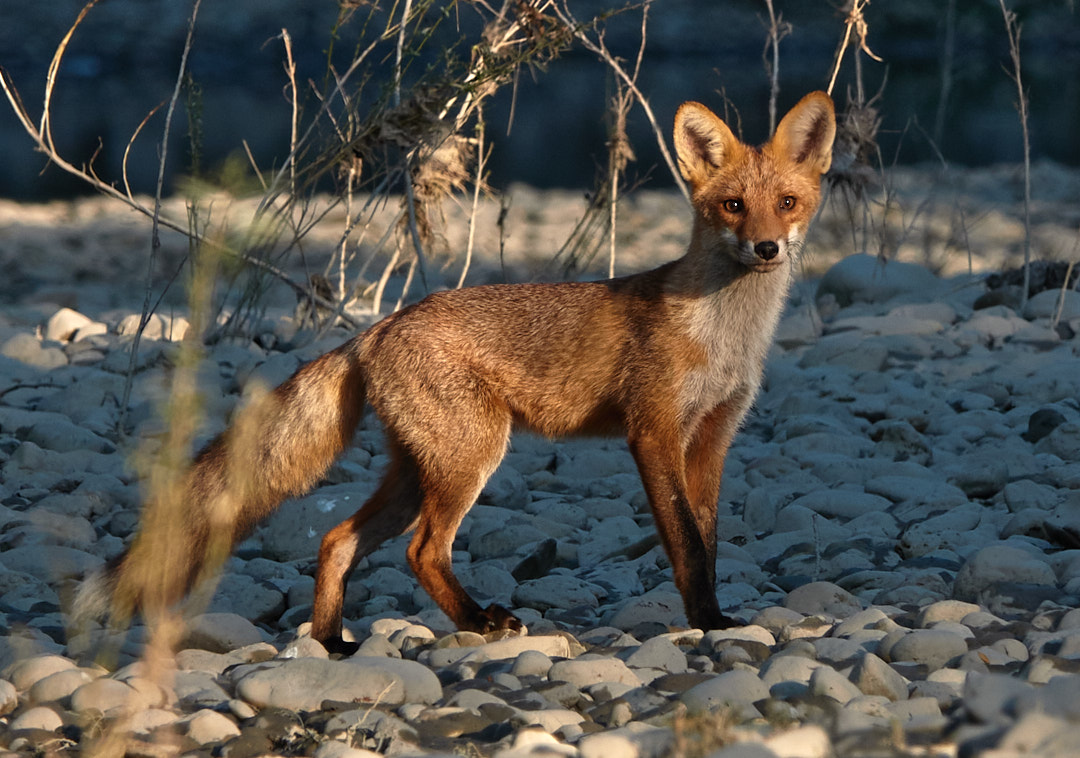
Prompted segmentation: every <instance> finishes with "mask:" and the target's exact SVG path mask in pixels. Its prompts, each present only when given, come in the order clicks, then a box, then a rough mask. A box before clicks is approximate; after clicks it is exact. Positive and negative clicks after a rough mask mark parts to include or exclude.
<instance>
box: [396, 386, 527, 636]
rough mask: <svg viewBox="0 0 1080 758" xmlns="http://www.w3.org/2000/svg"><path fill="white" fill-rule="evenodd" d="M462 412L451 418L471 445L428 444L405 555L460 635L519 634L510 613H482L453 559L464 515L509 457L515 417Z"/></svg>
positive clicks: (458, 439) (481, 407) (495, 410)
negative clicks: (419, 502) (420, 498)
mask: <svg viewBox="0 0 1080 758" xmlns="http://www.w3.org/2000/svg"><path fill="white" fill-rule="evenodd" d="M470 405H473V404H470ZM466 410H467V412H465V411H466ZM457 411H458V412H456V413H453V414H452V415H453V417H454V421H455V422H460V424H461V425H460V426H458V428H459V429H464V430H466V435H464V436H465V437H467V441H466V440H465V439H463V437H462V436H458V435H454V438H453V439H445V438H444V439H442V440H429V441H428V442H429V445H430V446H427V447H426V449H427V450H428V451H429V452H430V454H429V455H427V456H425V459H424V463H423V464H422V471H421V488H422V490H423V493H424V495H423V505H422V506H421V509H420V520H419V521H418V522H417V525H416V532H415V533H414V535H413V538H412V542H410V543H409V547H408V551H407V553H406V554H407V556H408V559H409V566H410V567H411V568H412V570H413V573H415V574H416V578H417V580H418V581H419V582H420V586H422V587H423V588H424V590H425V591H426V592H427V593H428V595H430V596H431V598H432V599H433V600H434V601H435V602H436V603H437V604H438V606H439V607H440V608H441V609H442V610H443V612H444V613H446V615H447V616H449V617H450V619H451V620H452V621H453V622H454V623H455V624H457V626H458V628H459V629H463V630H467V631H474V632H479V633H481V634H483V633H485V632H490V631H495V630H498V629H511V630H514V631H520V630H521V628H522V625H521V622H520V621H519V620H518V619H517V618H516V617H515V616H514V615H513V614H512V613H510V611H508V610H506V609H505V608H502V607H500V606H498V605H490V606H488V607H487V608H482V607H481V606H480V605H479V604H478V603H477V602H476V601H475V600H473V599H472V598H471V597H469V595H468V593H467V592H465V589H464V587H462V586H461V583H460V582H459V581H458V579H457V577H455V576H454V572H453V567H452V565H451V559H450V558H451V550H452V547H453V542H454V536H455V535H456V534H457V530H458V528H459V527H460V526H461V522H462V520H463V519H464V518H465V514H466V513H468V511H469V509H470V508H471V507H472V505H473V503H474V502H475V501H476V498H477V496H479V494H480V491H481V490H482V489H483V487H484V484H485V483H486V482H487V480H488V478H489V477H490V476H491V474H493V473H494V472H495V469H496V468H497V467H498V465H499V461H501V460H502V457H503V455H504V453H505V452H506V445H507V442H508V440H509V438H510V425H511V420H510V414H509V412H508V411H506V410H504V409H501V408H499V407H497V406H493V405H485V404H482V403H477V404H475V407H470V408H469V409H462V408H458V409H457ZM466 419H467V421H466ZM443 428H446V426H444V427H443Z"/></svg>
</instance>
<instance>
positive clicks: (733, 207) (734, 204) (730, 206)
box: [724, 198, 743, 213]
mask: <svg viewBox="0 0 1080 758" xmlns="http://www.w3.org/2000/svg"><path fill="white" fill-rule="evenodd" d="M724 210H725V211H727V212H728V213H742V210H743V201H742V200H737V199H735V198H732V199H731V200H725V201H724Z"/></svg>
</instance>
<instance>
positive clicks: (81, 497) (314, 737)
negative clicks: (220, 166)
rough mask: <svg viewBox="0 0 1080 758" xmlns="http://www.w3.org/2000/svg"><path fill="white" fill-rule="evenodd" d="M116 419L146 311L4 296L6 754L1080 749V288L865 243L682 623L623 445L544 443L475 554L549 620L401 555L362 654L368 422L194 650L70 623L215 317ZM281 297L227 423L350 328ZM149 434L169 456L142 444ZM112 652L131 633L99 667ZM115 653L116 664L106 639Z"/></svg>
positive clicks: (728, 502) (504, 470)
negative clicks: (356, 518)
mask: <svg viewBox="0 0 1080 758" xmlns="http://www.w3.org/2000/svg"><path fill="white" fill-rule="evenodd" d="M151 327H152V328H151V331H150V332H148V334H147V335H146V337H145V338H144V340H143V342H142V347H141V349H140V352H139V354H138V356H137V359H136V364H137V366H138V369H139V371H138V374H137V380H136V382H135V385H134V389H133V392H132V396H131V402H130V404H129V406H130V409H131V410H130V411H129V413H128V418H127V423H128V424H129V425H131V426H133V427H134V428H136V429H138V430H139V431H138V433H137V434H135V435H133V436H131V437H123V438H118V437H117V436H116V435H115V432H114V430H115V428H116V422H117V418H118V411H117V398H119V397H120V396H121V394H122V392H123V385H124V372H125V371H126V370H127V367H128V364H129V346H130V340H131V332H132V330H133V329H132V323H131V317H130V316H129V317H127V318H122V317H121V316H120V315H117V314H114V315H111V316H104V317H96V318H90V317H87V316H86V315H84V314H81V313H79V312H77V311H75V310H73V309H70V308H60V307H58V306H56V305H55V304H53V305H49V304H41V303H38V304H35V305H25V304H24V305H12V306H4V307H2V308H0V355H2V356H3V357H2V358H0V473H2V480H0V547H2V552H0V749H2V750H4V751H7V752H8V753H13V754H19V755H44V754H50V755H52V754H57V755H62V754H78V753H79V752H81V751H87V750H88V749H89V747H90V746H92V745H95V744H96V745H99V746H100V745H102V744H105V743H103V742H102V741H103V740H105V739H107V738H109V737H110V735H111V736H115V735H117V734H124V735H127V741H126V743H124V747H123V748H122V749H118V751H117V752H116V754H120V753H121V752H124V751H126V753H127V754H129V755H147V756H161V755H181V754H193V755H194V754H201V755H223V756H232V757H239V756H257V755H268V754H269V755H310V754H313V755H316V756H320V757H323V758H336V757H338V756H345V757H347V756H363V755H374V754H386V755H396V756H410V755H418V756H432V755H481V756H489V755H490V756H500V757H501V758H511V757H514V758H516V757H518V756H521V757H525V756H537V757H539V756H582V757H583V758H593V757H595V758H621V757H622V756H628V757H629V756H657V757H658V756H666V755H677V756H724V757H725V758H733V757H736V756H748V757H749V756H755V757H756V756H766V757H767V756H784V757H792V758H794V757H795V756H821V757H822V758H824V757H825V756H829V755H840V756H878V755H883V756H893V755H942V756H949V755H976V754H980V755H993V756H1013V755H1027V754H1031V755H1040V756H1067V755H1077V754H1078V751H1080V748H1078V747H1077V744H1078V742H1077V738H1076V734H1077V733H1078V731H1080V675H1078V674H1080V610H1077V606H1078V605H1080V338H1078V336H1077V335H1078V334H1080V294H1078V293H1077V292H1075V291H1068V292H1065V293H1064V294H1062V292H1061V291H1058V290H1049V289H1048V290H1045V291H1044V292H1041V293H1039V294H1037V295H1035V296H1034V297H1032V298H1031V299H1030V300H1029V301H1028V303H1027V305H1026V306H1025V307H1024V308H1022V309H1021V308H1020V306H1019V303H1018V300H1017V298H1016V293H1015V291H1014V290H1009V289H1005V290H995V291H990V290H988V288H987V286H986V284H985V280H984V278H983V277H978V276H970V275H969V276H960V277H953V278H939V277H938V276H936V275H935V274H933V273H931V272H930V271H928V270H927V269H925V268H923V267H921V266H918V265H915V264H911V263H901V262H891V263H889V264H888V265H887V266H885V267H882V266H881V265H880V264H879V262H878V261H877V260H876V259H873V258H870V257H867V256H851V257H848V258H845V259H843V260H842V261H840V262H839V263H837V264H836V265H834V266H832V267H831V268H830V269H829V270H828V271H827V272H826V273H825V274H824V275H823V276H822V277H821V278H820V279H817V280H814V281H809V282H802V283H800V284H798V285H797V287H796V290H795V291H794V293H793V297H792V302H791V305H790V307H789V309H788V313H787V315H786V317H785V319H784V320H783V322H782V324H781V327H780V330H779V334H778V339H777V345H776V347H775V348H774V350H773V353H772V355H771V358H770V361H769V365H768V370H767V376H766V380H765V384H764V386H763V388H762V392H761V395H760V396H759V399H758V403H757V406H756V410H755V411H754V412H753V413H752V415H751V416H750V417H749V419H748V421H747V424H746V426H745V428H744V430H743V431H742V433H741V434H740V435H739V436H738V438H737V440H736V442H735V444H734V446H733V447H732V450H731V453H730V455H729V458H728V462H727V466H726V468H725V479H724V487H723V491H722V493H721V502H720V511H719V515H720V517H719V526H718V531H719V557H718V561H717V577H718V585H719V586H718V595H719V597H720V603H721V607H723V608H725V609H727V610H726V612H728V613H729V614H731V615H733V616H734V617H735V618H737V619H739V620H740V621H741V622H742V623H743V624H744V625H743V626H740V627H737V628H735V629H732V630H727V631H710V632H707V633H702V632H701V631H695V630H686V629H685V617H684V615H683V612H682V605H681V601H680V599H679V596H678V594H677V593H676V591H675V588H674V585H673V583H672V581H671V569H670V566H669V564H668V562H667V559H666V556H665V555H664V553H663V551H662V549H661V548H660V547H659V546H658V545H657V543H656V539H655V531H654V529H653V525H652V517H651V515H650V513H649V509H648V506H647V503H646V501H645V498H644V495H643V493H642V491H641V486H640V482H639V480H638V477H637V473H636V470H635V468H634V464H633V461H632V459H631V457H630V455H629V454H628V453H627V451H626V449H625V445H624V444H623V443H621V442H617V441H610V440H571V441H561V442H552V441H548V440H544V439H538V438H535V437H529V436H516V437H515V439H514V442H513V446H512V450H511V452H510V453H509V454H508V455H507V458H506V461H505V462H504V464H503V466H502V467H501V468H500V470H499V471H498V472H497V474H496V475H495V477H493V479H492V481H491V482H490V483H489V485H488V486H487V488H486V489H485V490H484V492H483V494H482V496H481V498H480V500H479V503H478V505H477V506H475V507H474V508H473V510H472V511H471V512H470V514H469V516H468V517H467V518H466V520H465V522H464V523H463V525H462V527H461V530H460V531H459V534H458V538H457V540H456V542H455V553H454V560H455V566H456V571H457V572H458V575H459V577H460V578H461V579H462V582H463V583H464V584H465V585H466V587H468V588H469V589H470V592H471V593H472V594H473V595H474V596H475V597H477V598H478V599H481V602H497V603H500V604H503V605H506V606H507V607H509V608H511V609H513V610H514V611H515V613H516V614H518V616H519V617H520V618H521V619H522V620H523V621H524V622H525V623H526V625H527V627H528V634H527V635H526V636H521V637H501V636H498V635H496V636H494V637H489V638H487V639H485V638H483V637H480V636H479V635H476V634H472V633H463V632H455V631H454V630H453V627H452V624H450V622H449V621H448V619H447V618H446V617H445V616H444V615H443V614H442V613H441V612H440V611H439V610H438V609H437V608H435V606H434V605H433V603H432V602H431V601H430V599H429V598H427V596H426V595H425V594H424V593H423V591H421V590H420V589H419V588H418V586H417V584H416V581H415V579H414V578H413V576H412V575H411V573H410V572H409V570H408V568H407V565H406V561H405V545H406V541H405V540H404V539H399V540H395V541H393V542H391V543H387V544H386V545H384V546H383V547H382V548H381V549H379V550H378V551H376V552H375V553H374V554H372V555H371V556H370V557H369V558H367V559H366V560H365V561H364V562H363V563H362V564H361V566H360V567H359V569H358V570H357V572H356V573H355V574H354V576H353V579H352V581H351V583H350V587H349V594H348V597H347V600H346V618H347V627H348V631H349V632H350V633H351V634H352V636H353V637H354V638H355V639H356V640H357V641H358V642H360V643H361V646H360V650H359V652H358V653H357V654H356V655H354V656H351V657H349V658H347V659H340V660H331V659H330V658H329V657H328V655H327V653H326V651H325V650H324V649H323V648H322V647H321V646H320V645H319V644H317V643H315V642H313V641H312V640H311V639H310V638H308V637H305V636H304V634H303V633H304V631H305V623H306V621H307V620H308V618H309V616H310V608H311V602H312V595H313V587H314V579H313V572H314V566H315V563H314V556H315V553H316V550H317V547H318V542H319V540H320V538H321V536H322V534H323V533H325V531H326V529H327V528H329V527H330V526H333V525H335V524H336V523H338V522H339V521H341V520H343V519H344V518H346V517H347V516H348V515H350V514H351V513H352V512H353V511H354V510H355V509H356V508H357V507H359V505H360V504H361V503H362V502H363V500H364V499H365V497H366V496H367V495H369V494H370V493H371V492H372V491H373V489H374V485H375V482H376V481H377V477H378V474H379V472H380V471H381V468H382V465H383V463H384V462H385V456H384V455H383V453H382V445H381V439H380V435H379V432H378V430H377V426H376V425H375V423H374V419H373V417H369V418H368V419H367V420H366V422H365V424H364V428H363V430H362V431H361V432H360V433H359V434H358V437H357V441H356V442H357V444H356V445H355V447H354V448H353V449H351V450H350V451H348V452H347V453H346V454H345V455H344V456H343V458H342V459H341V460H340V461H339V462H338V463H337V464H336V465H335V466H334V468H333V469H332V470H331V472H330V473H329V474H328V476H327V477H326V479H325V481H324V482H323V483H322V484H321V485H320V486H319V487H318V488H317V489H315V490H313V491H312V492H311V493H310V494H309V495H307V496H304V497H301V498H297V499H294V500H291V501H288V502H287V503H286V504H285V506H284V507H283V508H282V509H281V510H280V511H279V512H278V513H277V514H275V516H273V517H272V518H271V519H270V520H269V521H267V522H266V523H265V524H264V525H263V526H262V527H260V529H259V530H258V531H257V532H256V533H255V534H254V535H253V536H252V537H251V538H250V539H249V540H247V541H246V542H244V543H243V544H241V545H240V547H239V548H238V550H237V551H235V553H234V555H233V556H232V557H231V558H230V559H229V560H228V562H227V564H226V567H225V571H224V574H223V576H222V578H221V582H220V584H219V586H218V588H217V591H216V593H215V594H214V595H213V597H212V599H210V600H209V602H208V605H206V606H205V608H204V609H203V610H204V611H205V612H203V613H201V614H198V615H196V616H194V617H193V618H192V619H191V621H190V624H189V626H188V628H187V630H186V632H184V634H183V636H182V638H181V643H180V644H179V645H178V649H179V650H180V652H179V653H178V654H177V655H176V656H175V659H174V660H172V661H170V662H169V663H168V664H167V665H166V666H165V668H166V671H165V675H162V674H161V671H162V664H161V662H160V661H157V662H156V663H155V662H154V661H152V660H148V659H144V658H142V657H141V656H142V653H143V648H144V646H143V643H144V641H145V640H146V637H147V633H146V630H145V629H144V628H142V627H135V628H133V629H132V630H130V631H129V632H128V633H127V634H126V635H118V634H114V633H110V632H106V631H104V630H101V629H90V630H82V631H80V632H79V633H75V632H74V631H69V630H67V629H66V622H67V619H66V617H65V616H64V614H63V613H62V611H61V608H62V607H63V606H64V602H65V600H66V597H67V593H68V592H69V591H70V586H71V578H72V577H78V576H81V575H82V574H83V573H85V572H86V571H88V570H92V569H94V568H96V567H98V566H100V565H101V564H102V563H103V562H104V561H105V560H107V559H109V558H111V557H114V556H116V555H117V554H119V553H120V551H121V550H122V549H123V546H124V544H125V541H126V540H128V539H130V537H131V535H132V532H133V530H134V528H135V525H136V522H137V518H138V509H139V503H140V500H141V494H140V493H141V490H140V487H139V485H138V483H137V477H136V475H135V473H134V468H135V466H136V464H135V460H136V459H137V456H136V455H135V454H136V452H140V453H141V452H147V451H152V450H153V449H154V446H155V444H156V443H155V441H154V439H155V438H153V437H148V436H147V435H149V434H150V433H152V432H154V431H155V430H158V431H159V430H160V428H161V422H160V420H159V416H158V411H159V409H160V404H161V402H162V400H163V398H164V397H165V394H166V391H167V388H168V380H169V378H170V376H171V375H172V373H173V372H174V368H175V364H176V362H177V360H178V357H177V356H178V347H177V342H176V340H177V339H179V338H180V337H181V336H182V332H183V331H184V329H185V328H186V322H185V321H184V320H183V318H182V317H179V316H175V317H159V318H156V320H155V321H154V322H153V324H152V325H151ZM294 331H295V329H293V330H292V331H290V329H289V318H288V317H287V316H286V315H284V314H279V317H278V318H277V319H276V320H273V321H270V320H268V321H267V322H266V326H265V330H264V331H263V333H262V334H261V335H260V336H259V337H258V338H256V339H255V340H254V341H227V342H222V343H220V344H218V345H216V346H215V347H213V348H210V350H209V354H208V356H207V357H208V361H207V362H206V364H205V367H204V368H203V369H201V370H200V371H199V380H200V387H201V389H202V394H203V398H204V402H205V408H204V409H203V414H204V416H205V420H206V423H205V429H204V430H203V431H202V432H201V437H200V439H205V438H206V437H208V436H210V435H212V434H214V433H216V432H217V431H219V430H220V429H221V428H222V427H223V424H224V421H223V420H224V418H225V417H226V416H227V414H228V411H229V410H230V409H231V408H232V406H233V405H234V404H235V403H236V402H237V399H238V398H239V397H240V396H241V394H242V393H243V392H244V391H245V389H247V388H250V387H252V386H253V385H254V384H255V383H256V382H260V383H266V384H269V385H273V384H276V383H277V382H279V381H281V380H282V379H284V378H285V377H287V376H288V375H289V374H291V373H292V371H294V370H295V369H296V367H297V366H299V365H300V364H301V363H302V362H303V361H306V360H310V359H311V358H313V357H315V356H316V355H318V354H319V353H321V352H323V351H325V350H327V349H329V348H331V347H334V346H336V345H337V344H339V343H340V342H341V341H343V340H344V339H346V338H347V336H348V335H347V334H346V333H345V332H335V333H332V334H330V335H328V336H324V337H323V338H321V339H319V340H317V341H315V342H306V343H305V342H304V340H302V339H299V338H297V336H296V335H295V334H294V333H293V332H294ZM135 440H139V442H138V445H139V449H138V451H137V450H136V442H135ZM102 651H106V654H105V655H102V654H101V653H102ZM95 654H96V655H97V656H98V657H97V658H95V657H94V656H95Z"/></svg>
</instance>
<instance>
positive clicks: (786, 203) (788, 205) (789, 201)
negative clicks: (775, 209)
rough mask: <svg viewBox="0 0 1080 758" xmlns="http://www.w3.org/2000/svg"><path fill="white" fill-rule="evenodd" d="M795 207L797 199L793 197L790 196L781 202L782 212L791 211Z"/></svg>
mask: <svg viewBox="0 0 1080 758" xmlns="http://www.w3.org/2000/svg"><path fill="white" fill-rule="evenodd" d="M794 207H795V198H794V197H793V196H791V195H788V196H786V197H784V198H783V199H781V200H780V210H782V211H790V210H791V209H793V208H794Z"/></svg>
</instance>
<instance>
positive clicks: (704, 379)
mask: <svg viewBox="0 0 1080 758" xmlns="http://www.w3.org/2000/svg"><path fill="white" fill-rule="evenodd" d="M790 282H791V271H790V269H789V268H788V267H787V266H785V267H782V268H780V269H778V270H776V271H771V272H768V273H763V274H758V273H749V274H747V275H745V276H742V277H739V278H737V279H735V280H733V281H731V282H729V283H728V284H726V285H725V286H724V287H720V288H718V289H716V290H715V291H714V292H711V293H709V294H707V295H705V296H703V297H701V298H698V299H696V300H694V301H692V302H691V303H689V304H688V306H687V311H686V325H687V330H688V332H689V335H690V337H691V338H692V339H693V340H694V341H695V342H697V343H698V344H700V345H701V347H702V348H703V350H704V352H705V356H706V362H705V365H704V366H701V367H700V368H698V369H695V370H694V371H691V372H690V373H689V374H688V375H687V377H686V380H685V381H684V383H683V387H682V393H681V394H682V402H681V406H682V416H683V422H684V423H688V424H690V425H693V424H695V423H696V421H697V420H698V419H700V418H701V416H703V415H704V414H705V413H707V412H708V411H710V410H712V409H713V408H715V407H716V406H717V405H719V404H720V403H724V402H727V401H728V400H731V399H733V398H735V397H736V396H739V397H740V398H744V399H745V400H744V401H745V404H746V405H748V404H749V402H750V400H752V399H753V396H754V395H755V394H756V393H757V390H758V386H759V385H760V383H761V376H762V370H763V367H764V364H765V358H766V356H767V355H768V352H769V346H770V345H771V344H772V338H773V334H774V333H775V331H776V325H777V322H778V321H779V319H780V314H781V312H782V311H783V307H784V301H785V300H786V297H787V292H788V288H789V286H790Z"/></svg>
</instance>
